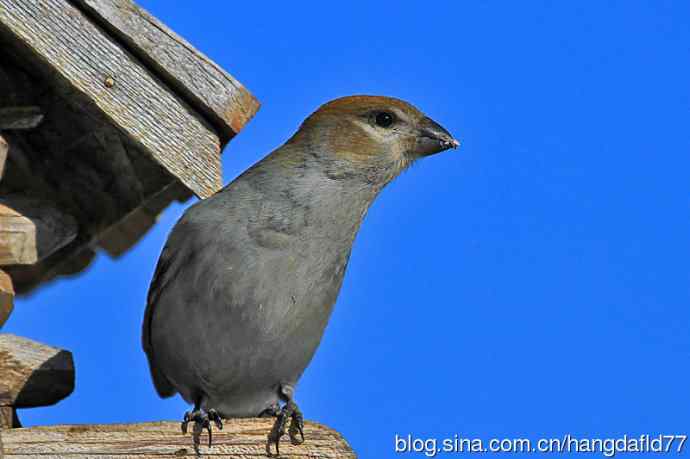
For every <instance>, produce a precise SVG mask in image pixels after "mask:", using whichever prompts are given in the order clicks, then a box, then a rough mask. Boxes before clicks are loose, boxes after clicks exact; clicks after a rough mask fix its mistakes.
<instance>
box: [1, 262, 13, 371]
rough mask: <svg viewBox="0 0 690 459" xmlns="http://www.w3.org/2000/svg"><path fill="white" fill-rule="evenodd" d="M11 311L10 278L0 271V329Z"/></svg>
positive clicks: (11, 290)
mask: <svg viewBox="0 0 690 459" xmlns="http://www.w3.org/2000/svg"><path fill="white" fill-rule="evenodd" d="M12 309H14V287H13V285H12V278H11V277H10V276H9V274H7V273H6V272H5V271H0V328H2V326H3V325H4V324H5V322H7V319H8V318H9V317H10V314H12ZM0 377H1V376H0Z"/></svg>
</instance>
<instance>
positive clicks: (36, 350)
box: [0, 334, 74, 428]
mask: <svg viewBox="0 0 690 459" xmlns="http://www.w3.org/2000/svg"><path fill="white" fill-rule="evenodd" d="M0 375H2V377H0V408H2V410H0V411H2V412H3V413H2V414H3V415H2V416H0V421H2V422H7V420H8V419H9V418H10V417H11V418H14V422H13V425H14V426H17V425H18V423H19V421H18V420H17V419H16V412H15V410H16V408H31V407H37V406H48V405H53V404H55V403H57V402H59V401H60V400H62V399H63V398H65V397H67V396H68V395H69V394H71V393H72V391H73V390H74V364H73V362H72V353H71V352H69V351H65V350H62V349H57V348H54V347H51V346H47V345H45V344H40V343H37V342H35V341H31V340H29V339H26V338H21V337H19V336H15V335H10V334H0ZM10 412H11V413H12V416H8V414H7V413H10ZM7 427H12V425H7V424H4V425H0V428H7Z"/></svg>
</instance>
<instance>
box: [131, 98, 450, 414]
mask: <svg viewBox="0 0 690 459" xmlns="http://www.w3.org/2000/svg"><path fill="white" fill-rule="evenodd" d="M384 112H385V113H390V114H391V115H392V116H393V117H394V118H395V122H396V123H398V125H397V127H395V126H394V127H395V129H394V130H391V129H392V128H391V127H390V126H385V127H382V126H381V124H383V121H382V119H378V118H377V117H379V116H380V115H379V114H380V113H384ZM386 123H387V121H386ZM344 136H349V139H348V138H346V139H343V137H344ZM454 146H457V142H456V141H455V140H453V139H452V137H451V136H450V135H449V134H448V133H447V132H446V131H445V130H443V128H441V127H440V126H438V125H437V124H435V123H434V122H432V121H431V120H430V119H428V118H426V117H424V116H423V114H421V113H420V112H419V111H417V110H416V109H415V108H414V107H412V106H410V105H408V104H407V103H405V102H402V101H399V100H397V99H390V98H384V97H369V96H357V97H349V98H343V99H338V100H336V101H334V102H331V103H330V104H327V105H325V106H324V107H322V108H321V109H320V110H319V111H317V112H316V113H315V114H314V115H312V116H311V117H310V118H309V119H307V121H305V123H304V124H303V126H302V127H301V129H300V130H299V131H298V133H297V134H296V135H295V136H293V138H291V139H290V140H289V141H288V142H287V143H286V144H285V145H284V146H283V147H281V148H279V149H278V150H276V151H274V152H273V153H272V154H271V155H269V156H267V157H266V158H264V159H263V160H261V161H260V162H258V163H257V164H255V165H254V166H253V167H252V168H250V169H249V170H247V171H246V172H245V173H243V174H242V175H241V176H240V177H238V178H237V179H236V180H235V181H233V182H232V183H231V184H229V185H228V186H227V187H226V188H224V189H223V190H222V191H220V192H218V193H217V194H215V195H214V196H212V197H210V198H208V199H206V200H204V201H200V202H198V203H196V204H195V205H193V206H191V207H190V208H189V209H187V211H186V212H185V213H184V215H183V216H182V218H181V219H180V220H179V221H178V223H177V224H176V225H175V227H174V229H173V230H172V232H171V234H170V236H169V238H168V241H167V243H166V245H165V247H164V249H163V252H162V254H161V256H160V260H159V262H158V266H157V268H156V272H155V275H154V278H153V281H152V283H151V287H150V290H149V296H148V304H147V308H146V313H145V318H144V325H143V347H144V350H145V351H146V354H147V356H148V359H149V364H150V368H151V373H152V376H153V381H154V385H155V387H156V390H157V391H158V393H159V395H161V396H162V397H168V396H172V395H174V394H175V393H176V392H179V393H180V395H181V396H182V397H183V398H184V399H185V400H186V401H187V402H189V403H194V404H199V405H200V406H201V408H202V409H211V408H213V409H215V410H217V411H218V413H220V415H221V416H223V417H245V416H257V415H259V414H260V413H261V412H263V411H264V410H266V409H270V408H271V407H275V406H276V405H277V404H278V403H279V401H280V400H283V401H286V400H287V399H290V398H291V397H292V389H293V388H294V386H295V385H296V384H297V381H298V379H299V378H300V376H301V374H302V372H303V371H304V369H305V368H306V366H307V365H308V363H309V362H310V360H311V358H312V356H313V355H314V352H315V351H316V349H317V346H318V345H319V342H320V340H321V336H322V334H323V331H324V328H325V327H326V324H327V322H328V319H329V316H330V314H331V311H332V308H333V305H334V303H335V301H336V298H337V295H338V292H339V290H340V287H341V284H342V281H343V276H344V274H345V269H346V266H347V263H348V259H349V257H350V251H351V248H352V242H353V240H354V238H355V235H356V233H357V230H358V229H359V227H360V224H361V222H362V219H363V218H364V215H365V214H366V211H367V209H368V207H369V205H370V204H371V203H372V201H373V200H374V198H375V197H376V195H377V194H378V192H379V191H380V190H381V189H382V188H383V186H385V184H386V183H388V182H389V181H390V180H392V179H393V178H394V177H395V176H396V175H398V174H399V173H400V171H401V170H403V169H404V168H405V167H407V165H409V164H410V163H411V162H412V161H413V160H415V159H416V158H417V157H419V156H423V155H427V154H431V153H435V152H438V151H441V150H445V149H447V148H450V147H454ZM286 390H287V392H288V393H287V394H286Z"/></svg>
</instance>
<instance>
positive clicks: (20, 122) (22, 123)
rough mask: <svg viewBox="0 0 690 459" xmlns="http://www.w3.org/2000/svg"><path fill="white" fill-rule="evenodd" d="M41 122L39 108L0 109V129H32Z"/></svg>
mask: <svg viewBox="0 0 690 459" xmlns="http://www.w3.org/2000/svg"><path fill="white" fill-rule="evenodd" d="M41 121H43V112H42V111H41V108H40V107H3V108H0V129H32V128H35V127H36V126H38V125H39V124H41Z"/></svg>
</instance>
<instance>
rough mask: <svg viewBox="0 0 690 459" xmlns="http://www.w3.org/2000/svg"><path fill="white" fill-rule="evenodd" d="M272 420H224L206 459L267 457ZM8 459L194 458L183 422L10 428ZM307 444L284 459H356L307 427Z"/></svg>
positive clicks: (338, 442)
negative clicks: (267, 440) (182, 427)
mask: <svg viewBox="0 0 690 459" xmlns="http://www.w3.org/2000/svg"><path fill="white" fill-rule="evenodd" d="M272 424H273V419H270V418H250V419H231V420H226V421H224V427H223V430H221V431H219V430H214V432H213V446H212V447H211V448H208V447H207V443H206V436H205V435H204V436H203V437H202V441H201V444H202V446H201V453H202V457H204V458H206V457H208V458H213V457H223V458H228V459H249V458H264V457H266V450H265V445H266V434H267V432H269V431H270V429H271V426H272ZM0 436H1V437H2V438H1V439H0V442H1V443H2V445H3V448H4V453H5V455H4V458H5V459H28V458H30V457H50V458H51V459H81V458H85V457H88V458H90V459H98V458H102V459H105V458H113V457H122V458H127V459H158V458H161V457H171V458H172V457H190V458H192V457H195V454H194V449H193V448H192V439H191V437H190V435H183V434H182V433H181V432H180V423H179V422H149V423H144V424H112V425H72V426H69V425H65V426H47V427H32V428H25V429H11V430H3V431H2V432H0ZM304 437H305V442H304V444H302V445H298V446H293V445H291V444H290V442H289V441H288V440H287V439H284V440H283V441H282V442H281V443H280V453H281V455H280V457H281V458H284V459H287V458H305V459H306V458H309V459H319V458H329V459H345V458H348V459H354V458H356V457H357V456H356V455H355V453H354V452H353V451H352V449H351V448H350V445H348V444H347V442H346V441H345V440H344V439H343V437H342V436H341V435H340V434H339V433H338V432H336V431H334V430H332V429H330V428H328V427H326V426H323V425H320V424H316V423H313V422H309V421H307V422H305V426H304Z"/></svg>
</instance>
